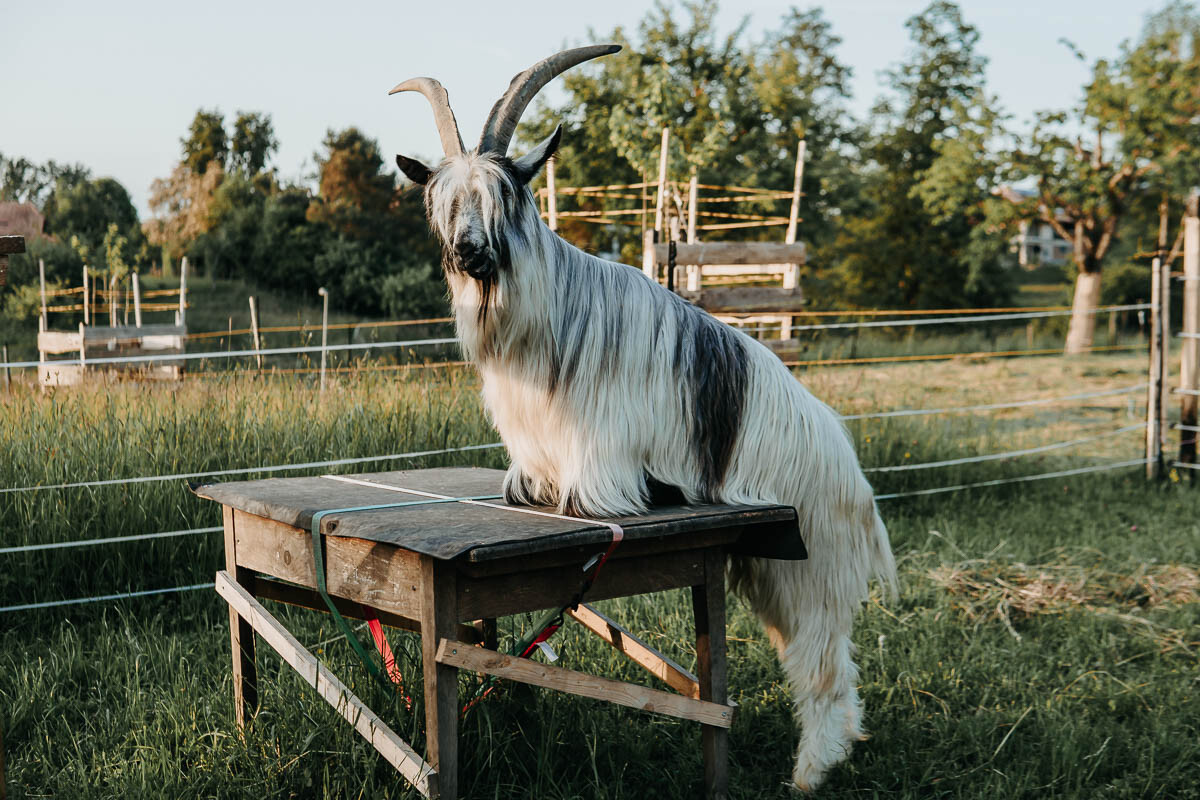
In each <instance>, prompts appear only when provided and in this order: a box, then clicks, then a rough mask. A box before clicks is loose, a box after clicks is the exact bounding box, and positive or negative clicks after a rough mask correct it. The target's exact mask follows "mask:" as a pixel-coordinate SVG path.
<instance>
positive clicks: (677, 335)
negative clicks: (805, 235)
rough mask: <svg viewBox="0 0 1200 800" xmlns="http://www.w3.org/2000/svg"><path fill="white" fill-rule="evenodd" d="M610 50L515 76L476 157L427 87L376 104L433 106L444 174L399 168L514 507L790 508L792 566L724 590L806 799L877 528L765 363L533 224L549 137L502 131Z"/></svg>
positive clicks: (742, 566)
mask: <svg viewBox="0 0 1200 800" xmlns="http://www.w3.org/2000/svg"><path fill="white" fill-rule="evenodd" d="M619 49H620V47H618V46H616V45H596V46H590V47H581V48H576V49H574V50H568V51H566V52H562V53H559V54H557V55H555V56H552V57H550V58H548V59H545V60H544V61H541V62H539V63H538V64H535V65H534V66H533V67H531V68H529V69H528V70H526V71H525V72H523V73H521V74H519V75H517V76H516V77H515V78H514V79H513V81H512V83H511V84H510V86H509V88H508V90H507V91H506V92H505V94H504V96H503V97H502V98H501V99H500V100H499V102H497V103H496V105H495V106H494V107H493V108H492V111H491V114H490V115H489V117H488V119H487V122H486V124H485V125H484V129H483V135H482V138H481V139H480V141H479V146H478V147H476V148H475V150H473V151H469V150H467V149H466V147H464V145H463V142H462V138H461V136H460V135H459V132H458V125H457V123H456V121H455V119H454V113H453V112H452V111H451V109H450V103H449V98H448V97H447V95H446V91H445V89H443V88H442V86H441V84H440V83H438V82H437V81H435V80H433V79H432V78H415V79H412V80H409V81H406V82H404V83H402V84H400V85H399V86H397V87H396V88H395V89H393V90H392V93H395V92H403V91H417V92H420V93H421V94H423V95H425V97H426V98H428V100H429V102H430V103H431V105H432V106H433V110H434V116H435V119H436V122H437V128H438V132H439V134H440V136H441V141H442V147H443V149H444V151H445V159H444V160H443V161H442V162H441V164H439V165H438V166H437V167H436V168H430V167H427V166H425V165H424V164H422V163H420V162H419V161H415V160H413V159H411V158H405V157H404V156H397V158H396V161H397V164H398V165H399V167H400V169H401V170H402V171H403V172H404V174H405V175H407V176H408V177H409V178H410V179H411V180H413V181H415V182H416V183H419V184H423V185H424V187H425V208H426V211H427V214H428V218H429V223H430V226H431V227H432V228H433V230H434V231H435V232H436V233H437V235H438V237H439V238H440V239H441V242H442V246H443V251H442V252H443V258H442V266H443V269H444V271H445V274H446V280H447V282H448V283H449V285H450V293H451V296H452V301H453V306H454V316H455V319H456V322H457V327H458V334H459V336H460V338H461V340H462V346H463V348H464V350H465V351H466V353H467V356H468V357H469V358H470V359H471V361H472V362H473V363H474V364H475V366H476V367H477V368H478V370H479V373H480V375H481V376H482V378H483V397H484V402H485V403H486V405H487V409H488V411H489V413H490V414H491V417H492V420H493V422H494V423H495V425H496V428H497V429H498V430H499V432H500V436H501V437H502V438H503V440H504V444H505V446H506V447H507V448H508V453H509V456H510V458H511V460H512V466H511V467H510V468H509V470H508V474H507V476H506V479H505V483H504V491H505V495H506V497H507V499H508V500H509V501H510V502H516V503H528V504H542V505H550V506H557V507H558V509H560V511H561V512H563V513H570V514H575V515H584V516H590V517H606V516H617V515H624V514H635V513H638V512H641V511H644V510H645V509H646V507H647V505H648V503H649V500H650V492H651V491H652V487H653V486H655V485H666V486H668V487H675V488H676V489H678V491H679V492H680V493H682V495H683V497H684V498H686V500H687V501H688V502H689V503H707V502H715V503H744V504H753V503H780V504H787V505H791V506H795V508H796V511H797V512H798V513H799V517H800V531H801V534H802V535H803V537H804V541H805V542H806V544H807V547H808V551H809V558H808V560H807V561H783V560H770V559H761V558H749V557H736V558H733V559H731V563H730V580H731V585H732V586H733V588H734V590H735V591H737V592H739V593H740V594H741V595H742V596H744V597H745V598H746V599H747V600H748V601H749V603H750V605H751V606H752V607H753V609H754V610H755V612H756V613H757V614H758V616H759V617H760V618H761V620H762V622H763V624H764V625H765V626H766V630H767V633H768V635H769V637H770V640H771V642H772V643H773V644H774V646H775V648H776V649H777V651H778V653H779V658H780V661H781V663H782V665H783V668H784V671H785V673H786V674H787V678H788V680H789V682H790V684H791V689H792V692H793V694H794V697H795V703H796V711H797V714H798V716H799V719H800V722H801V726H802V733H801V740H800V746H799V750H798V752H797V755H796V764H795V769H794V771H793V773H792V780H793V781H794V783H795V784H796V785H797V786H798V787H800V788H801V789H808V790H811V789H813V788H815V787H816V786H817V785H818V783H820V781H821V780H822V779H823V777H824V776H825V773H826V771H827V770H828V769H829V768H830V767H831V766H832V765H833V764H836V763H837V762H839V761H841V760H842V759H843V758H845V757H846V756H847V755H848V754H849V752H850V749H851V746H852V744H853V742H854V741H856V740H861V739H863V738H864V733H863V729H862V725H861V713H862V712H861V703H860V701H859V699H858V693H857V690H856V683H857V680H858V670H857V667H856V666H855V665H854V662H853V661H852V654H853V653H852V651H853V645H852V644H851V642H850V632H851V626H852V624H853V620H854V615H855V613H856V612H857V610H858V608H859V606H860V604H861V603H862V602H863V600H864V599H865V598H866V597H867V593H868V583H869V581H870V580H871V578H872V577H873V576H874V577H878V578H880V579H882V580H883V581H884V582H885V583H887V584H888V585H892V586H894V583H895V563H894V561H893V559H892V554H891V549H890V547H889V544H888V537H887V530H886V529H885V528H884V525H883V523H882V521H881V520H880V518H879V515H878V514H877V513H876V509H875V501H874V495H873V493H872V491H871V487H870V485H869V484H868V483H867V480H866V478H864V477H863V473H862V470H861V469H860V468H859V465H858V459H857V457H856V456H855V453H854V449H853V447H852V445H851V442H850V438H849V436H848V435H847V432H846V430H845V428H844V426H843V425H842V423H841V421H840V420H839V419H838V417H837V415H836V414H834V413H833V411H832V410H831V409H830V408H829V407H828V406H826V405H825V404H824V403H822V402H821V401H819V400H817V399H816V398H815V397H813V396H812V395H811V394H810V393H809V392H808V391H807V390H806V389H805V388H804V387H803V386H802V385H801V384H800V383H799V381H797V380H796V378H795V377H794V376H793V375H792V374H791V373H790V372H789V371H788V369H787V368H786V367H785V366H784V365H783V364H782V363H781V362H780V361H779V359H778V358H777V357H776V356H775V355H773V354H772V353H771V352H770V351H769V350H768V349H767V348H766V347H764V346H763V345H762V344H760V343H759V342H757V341H755V340H754V339H751V338H750V337H748V336H746V335H745V334H743V333H741V332H739V331H736V330H734V329H733V328H730V327H729V326H727V325H724V324H722V323H720V322H718V321H717V320H715V319H713V318H712V317H711V316H709V315H708V314H706V313H705V312H703V311H701V310H700V309H699V308H696V307H695V306H693V305H691V304H690V303H687V302H686V301H684V300H682V299H681V298H679V297H678V296H676V295H675V294H673V293H671V292H669V291H667V290H666V289H664V288H663V287H661V286H659V285H657V284H656V283H654V282H653V281H651V280H649V279H648V278H647V277H646V276H645V275H644V274H642V272H641V271H640V270H637V269H633V268H631V267H627V266H623V265H620V264H614V263H611V262H608V261H604V260H602V259H600V258H596V257H595V256H591V255H588V254H587V253H584V252H582V251H580V250H578V249H577V248H575V247H572V246H571V245H570V244H568V243H567V242H565V241H563V240H562V239H560V238H559V237H558V236H557V235H556V234H554V233H553V232H552V231H551V230H550V229H549V228H548V227H547V226H546V225H545V224H543V223H542V220H541V218H540V217H539V215H538V210H537V207H536V205H535V202H534V198H533V195H532V193H531V192H530V190H529V189H528V188H527V187H528V184H529V181H530V180H531V179H532V178H533V177H534V176H535V175H536V174H537V173H538V171H539V170H540V169H541V168H542V166H543V165H544V164H545V163H546V160H547V159H549V158H550V157H551V156H552V155H553V154H554V151H555V149H556V148H557V147H558V143H559V139H560V137H561V135H562V127H561V126H559V127H558V128H557V129H556V130H555V131H554V133H553V134H551V135H550V137H549V138H547V139H546V140H545V141H543V142H542V143H540V144H539V145H537V146H536V147H534V148H533V150H532V151H531V152H530V153H528V154H527V155H524V156H522V157H520V158H514V159H510V158H509V157H508V156H507V151H508V145H509V142H510V140H511V139H512V137H513V133H514V131H515V130H516V127H517V123H518V121H519V120H520V117H521V114H522V112H523V111H524V110H525V108H526V106H528V104H529V103H530V101H531V100H532V99H533V97H534V95H535V94H536V93H537V92H538V91H539V90H540V89H541V88H542V87H543V86H545V85H546V84H547V83H548V82H549V81H550V80H551V79H553V78H554V77H555V76H556V75H558V74H559V73H561V72H563V71H564V70H566V69H569V68H570V67H572V66H575V65H576V64H580V63H582V62H584V61H587V60H588V59H592V58H596V57H597V56H602V55H607V54H610V53H614V52H616V51H617V50H619Z"/></svg>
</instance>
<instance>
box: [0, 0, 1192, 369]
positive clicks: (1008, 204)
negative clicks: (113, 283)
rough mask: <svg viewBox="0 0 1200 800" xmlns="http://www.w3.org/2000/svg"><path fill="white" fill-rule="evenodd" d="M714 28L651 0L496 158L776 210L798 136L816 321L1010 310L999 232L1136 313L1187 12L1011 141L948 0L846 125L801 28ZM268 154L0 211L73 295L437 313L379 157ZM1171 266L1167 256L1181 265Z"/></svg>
mask: <svg viewBox="0 0 1200 800" xmlns="http://www.w3.org/2000/svg"><path fill="white" fill-rule="evenodd" d="M717 10H718V6H717V0H695V1H694V2H684V3H682V4H678V5H676V4H669V3H666V2H661V1H660V2H657V3H656V4H655V5H654V6H653V7H652V8H651V9H650V10H649V11H648V12H647V14H646V16H645V17H644V19H643V20H642V21H641V22H640V24H639V25H638V26H637V28H636V30H625V29H622V28H618V29H616V30H614V31H612V32H611V33H610V34H608V35H605V36H603V37H597V39H598V40H602V41H615V42H618V43H620V44H622V45H623V46H624V49H623V50H622V51H621V52H620V53H619V54H617V55H615V56H612V57H609V58H606V59H603V60H601V61H598V62H595V63H594V64H590V65H586V66H584V67H582V68H579V69H576V70H572V71H570V72H568V73H567V74H565V75H564V76H563V77H562V78H561V79H560V80H561V81H562V84H563V87H564V88H565V95H564V100H563V101H562V102H561V103H560V104H558V105H554V104H551V103H548V102H546V101H545V100H544V99H543V100H541V101H540V103H539V105H538V106H536V107H535V109H534V110H532V111H531V112H530V113H529V114H528V115H527V120H526V122H525V123H523V124H522V126H521V128H520V129H519V131H518V137H519V140H518V143H517V145H516V147H515V149H519V148H520V147H521V146H522V145H525V146H528V145H529V144H531V143H533V142H535V141H538V140H540V139H541V138H543V137H544V136H546V135H548V134H549V133H550V131H551V130H552V129H553V126H554V125H556V124H558V123H559V122H561V123H563V125H564V128H565V131H564V137H563V146H562V148H561V150H560V154H559V157H558V160H557V165H558V180H559V183H560V184H563V185H576V186H582V185H603V184H613V183H634V182H638V181H641V180H644V179H647V178H649V179H653V178H654V177H655V176H656V172H657V161H658V143H659V134H660V131H661V129H662V128H663V127H664V126H669V127H670V128H671V130H672V140H673V146H672V148H671V163H670V172H671V174H672V176H675V177H683V178H684V179H686V176H688V175H689V174H692V173H695V174H696V175H697V176H698V179H699V180H700V182H702V183H707V184H718V185H743V186H755V187H764V188H777V189H786V188H788V187H789V186H790V184H791V170H792V167H793V160H792V159H793V157H794V156H793V154H794V152H795V145H796V142H797V140H798V139H800V138H803V139H804V140H805V141H806V142H807V150H808V153H809V158H808V161H807V164H806V167H805V182H804V190H805V197H804V201H803V205H802V217H803V223H802V225H801V238H803V239H804V240H805V241H806V242H807V243H808V244H809V251H810V253H811V256H810V270H809V273H808V274H807V275H806V276H805V282H806V291H807V294H808V295H809V297H810V298H812V300H813V302H814V303H815V304H817V305H818V306H823V307H916V308H920V307H925V308H934V307H937V308H953V307H965V306H997V305H1008V304H1010V303H1012V302H1013V299H1014V292H1015V281H1016V278H1017V273H1016V271H1015V269H1014V266H1013V262H1014V260H1015V259H1014V255H1013V253H1012V247H1011V241H1012V237H1013V236H1014V234H1015V233H1016V231H1017V228H1018V225H1020V224H1021V222H1022V221H1024V222H1026V223H1028V222H1034V223H1042V224H1046V225H1049V226H1051V227H1052V228H1053V229H1054V230H1055V231H1056V233H1057V234H1058V235H1060V236H1061V237H1062V238H1064V239H1065V240H1066V241H1067V242H1069V243H1070V248H1071V254H1072V255H1071V261H1070V263H1069V265H1068V271H1067V273H1066V274H1065V275H1064V282H1065V283H1066V282H1072V283H1074V285H1075V290H1074V298H1075V303H1076V307H1077V308H1086V307H1089V306H1090V307H1094V306H1095V305H1096V304H1097V303H1099V302H1102V301H1106V302H1108V301H1113V302H1115V301H1129V300H1136V299H1140V298H1141V297H1144V294H1145V289H1144V287H1145V285H1148V266H1147V264H1146V262H1145V259H1143V258H1141V256H1143V255H1144V254H1146V253H1147V252H1149V251H1152V250H1155V249H1156V248H1158V247H1159V244H1158V240H1159V235H1158V231H1159V229H1160V228H1164V229H1169V228H1170V227H1171V225H1172V224H1173V222H1174V220H1175V218H1176V215H1177V214H1178V213H1179V212H1180V211H1181V210H1182V208H1183V201H1184V198H1185V196H1186V195H1187V194H1188V193H1189V192H1190V191H1192V190H1193V187H1196V186H1197V185H1200V126H1198V125H1196V123H1195V120H1196V119H1198V118H1200V46H1198V45H1200V15H1198V14H1197V13H1196V11H1195V9H1194V7H1193V6H1191V5H1190V4H1188V3H1184V2H1180V1H1179V0H1173V2H1170V3H1168V4H1167V5H1166V6H1164V7H1163V8H1162V9H1161V10H1160V11H1158V12H1156V13H1154V14H1151V15H1149V16H1148V17H1147V19H1146V23H1145V26H1144V28H1143V30H1142V31H1141V32H1140V34H1139V35H1138V36H1136V37H1134V38H1131V39H1130V40H1128V41H1127V42H1125V43H1124V44H1123V45H1122V47H1121V50H1120V52H1119V53H1118V54H1116V55H1113V56H1110V57H1107V58H1099V59H1096V60H1094V61H1091V62H1089V63H1090V77H1089V79H1088V81H1087V82H1086V83H1085V85H1084V86H1082V87H1081V90H1080V99H1079V102H1078V104H1077V105H1076V106H1075V107H1073V108H1071V109H1063V110H1051V111H1046V112H1042V113H1039V114H1037V116H1036V118H1035V119H1034V120H1033V122H1032V124H1031V125H1029V126H1027V127H1021V126H1020V125H1018V124H1016V123H1015V122H1014V121H1013V119H1012V118H1011V117H1010V116H1009V115H1008V114H1007V113H1006V112H1005V110H1004V109H1003V108H1002V107H1001V105H1000V103H999V101H998V99H997V98H996V97H995V96H994V95H992V94H991V93H989V91H988V88H987V85H986V81H985V67H986V59H985V58H984V57H983V56H982V55H981V54H980V53H979V49H978V47H979V37H980V34H979V31H978V29H977V28H976V27H975V26H974V25H972V24H971V23H970V22H969V21H968V20H967V19H966V18H965V17H964V16H963V13H962V11H961V9H960V8H959V7H958V6H957V5H956V4H954V3H952V2H949V1H948V0H934V2H932V3H931V4H930V5H929V6H928V7H927V8H926V9H924V10H923V11H922V12H920V13H918V14H916V15H914V16H913V17H911V18H910V19H909V20H908V21H907V23H906V26H905V27H906V31H907V35H908V39H909V48H908V50H907V52H906V55H905V56H904V58H903V59H902V60H901V61H900V62H899V63H897V64H895V65H894V66H893V67H892V68H891V69H890V70H889V71H888V72H887V73H886V75H885V86H886V89H885V92H884V93H883V95H882V96H881V97H880V98H878V100H877V102H876V103H875V104H874V106H873V107H872V109H871V111H870V113H869V115H868V116H867V118H866V119H856V118H855V117H854V116H853V115H852V114H851V113H850V111H849V110H848V101H849V100H850V96H851V95H850V83H849V82H850V77H851V70H850V68H849V67H847V66H846V65H845V64H843V63H841V62H840V61H839V60H838V54H837V48H838V45H839V43H840V41H841V40H840V38H839V37H838V36H837V35H836V33H835V32H834V30H833V28H832V26H831V24H830V23H829V22H828V20H826V19H825V17H824V15H823V13H822V11H821V10H820V9H819V8H814V9H810V10H799V9H791V10H790V11H788V12H787V13H786V14H785V15H784V16H783V17H782V19H781V20H780V21H779V22H778V24H776V25H773V26H770V27H769V30H768V32H767V33H765V34H763V35H762V36H761V37H760V38H758V39H753V38H751V37H749V36H748V35H747V34H746V32H745V27H746V26H745V24H743V25H742V26H739V27H738V28H737V29H735V30H734V31H732V32H730V33H722V32H720V31H719V30H718V29H717V27H716V22H715V20H716V17H717V13H716V12H717ZM1063 46H1065V47H1072V46H1071V45H1070V43H1069V42H1065V41H1064V43H1063ZM1076 55H1077V56H1078V57H1079V58H1080V59H1082V60H1085V61H1086V60H1087V56H1086V55H1085V54H1082V53H1078V52H1076ZM1045 79H1046V80H1048V81H1053V80H1056V79H1057V78H1056V76H1055V75H1052V74H1047V75H1046V76H1045ZM426 122H427V121H425V120H417V121H414V123H413V124H426ZM277 146H278V142H277V140H276V138H275V134H274V130H273V128H272V124H271V120H270V117H269V116H268V115H267V114H265V113H261V112H239V113H238V114H237V115H236V116H235V118H234V119H233V120H232V122H231V123H229V124H228V125H227V124H226V121H225V120H224V118H223V117H222V115H221V114H220V113H219V112H217V111H212V110H201V111H199V112H197V114H196V116H195V119H194V120H193V122H192V125H191V127H190V129H189V130H188V131H187V132H186V135H185V136H184V137H183V138H182V139H181V157H180V161H179V163H178V164H177V166H176V167H175V169H174V170H173V171H172V173H171V174H170V175H168V176H165V177H163V178H161V179H159V180H157V181H155V183H154V185H153V187H152V196H151V208H152V211H153V217H152V219H150V220H148V221H146V222H144V223H141V224H139V221H138V219H137V215H136V212H135V211H134V209H133V206H132V203H130V202H129V198H128V194H127V193H126V192H125V190H124V189H123V188H122V187H120V185H119V184H117V183H116V182H115V181H113V180H112V179H111V178H99V179H97V178H93V177H92V176H91V174H90V173H89V172H88V170H87V169H86V168H83V167H62V166H59V165H56V164H48V165H45V166H44V167H37V166H36V165H31V164H29V163H28V162H25V161H24V160H23V159H15V160H13V159H6V160H3V162H2V163H0V169H2V174H3V187H2V188H0V198H2V199H22V198H24V199H29V200H30V201H31V202H34V203H35V204H37V205H39V207H40V208H42V209H43V211H44V213H45V214H46V228H47V232H48V233H50V234H52V235H53V236H54V238H53V239H52V240H48V241H46V242H42V243H33V244H32V245H31V254H30V255H31V256H32V258H36V257H39V256H41V257H45V258H46V262H47V266H48V268H50V269H51V271H52V274H54V275H58V274H62V275H71V276H74V275H78V274H79V273H78V270H79V268H80V266H81V263H80V262H81V258H83V257H85V256H86V257H90V258H91V259H98V258H106V257H109V250H111V248H112V247H113V244H114V242H115V241H117V239H118V238H119V239H121V240H123V241H121V243H120V244H121V252H119V253H117V255H118V256H119V257H120V258H122V259H124V261H126V262H128V263H130V264H133V265H136V266H138V267H145V266H148V265H150V264H152V263H153V264H162V265H168V264H170V263H172V262H173V261H175V260H176V259H178V258H179V257H180V256H183V255H187V256H188V257H189V259H190V260H191V262H192V263H194V264H196V265H197V267H198V268H200V269H201V270H203V271H204V272H206V273H207V274H211V275H213V276H217V277H238V278H244V279H246V280H248V281H251V282H253V283H255V284H258V285H262V286H266V287H275V288H279V289H283V290H288V291H303V292H311V291H315V289H316V287H318V286H322V285H324V286H328V287H329V288H330V289H331V290H332V291H334V292H335V293H336V295H337V297H338V298H339V302H340V303H341V304H342V305H343V306H344V307H346V308H348V309H350V310H354V311H357V312H360V313H382V314H389V315H396V316H410V317H411V316H422V315H424V314H427V313H435V312H436V311H438V310H440V309H441V308H442V304H443V303H444V290H443V288H442V284H441V281H440V277H439V275H438V272H437V268H436V262H437V258H438V254H437V248H436V246H435V244H434V243H433V242H432V241H431V239H430V237H429V233H428V230H427V228H426V225H425V222H424V219H423V211H422V207H421V202H420V196H419V194H418V193H417V192H416V191H414V190H413V188H412V187H409V186H406V185H404V184H403V183H402V182H401V181H400V180H399V179H398V178H397V176H396V174H395V173H394V172H393V171H392V170H391V168H390V166H389V165H388V163H387V162H386V161H385V159H384V158H383V156H382V154H381V151H380V148H379V145H378V143H377V142H375V141H374V140H372V139H370V138H369V137H367V136H366V135H364V134H363V133H362V132H361V131H359V130H358V129H356V128H352V127H351V128H346V129H344V130H340V131H335V130H330V131H329V132H328V133H327V135H326V137H325V139H324V140H323V141H322V142H321V146H320V150H319V151H318V152H317V154H316V157H315V160H316V164H317V175H316V176H315V179H316V180H315V185H306V184H303V183H301V184H295V183H288V182H285V181H282V180H280V178H279V177H278V175H277V173H276V171H275V170H274V169H272V168H271V162H272V158H273V156H274V154H275V152H276V149H277ZM114 225H115V226H116V229H115V232H114V231H113V229H112V226H114ZM560 232H561V233H562V234H563V235H564V236H565V238H567V239H568V240H570V241H572V242H574V243H576V244H578V245H580V246H582V247H584V248H585V249H589V250H591V251H593V252H598V251H604V250H608V249H609V248H610V246H611V244H612V242H613V241H614V239H615V240H616V242H617V245H618V247H619V248H620V250H621V252H622V255H623V260H625V261H626V263H634V264H636V263H638V260H639V253H638V249H639V248H640V236H639V232H638V231H637V230H636V229H631V228H626V227H601V226H596V225H586V224H584V223H583V222H580V221H578V220H577V219H576V220H573V219H570V218H566V219H563V220H562V221H561V222H560ZM777 233H778V232H775V235H777ZM721 235H722V234H721V233H716V234H714V236H713V238H718V237H720V236H721ZM724 235H725V236H727V237H729V238H733V237H741V238H749V237H753V236H759V237H764V238H765V237H770V236H771V235H772V233H771V232H770V231H766V232H749V233H748V232H746V231H737V232H730V233H727V234H724ZM105 236H108V237H109V239H108V245H107V247H108V249H107V250H106V245H105ZM72 241H74V242H75V244H74V245H72V244H71V242H72ZM1170 244H1171V243H1170V242H1168V243H1167V246H1165V247H1162V249H1163V250H1164V252H1165V254H1168V255H1169V254H1170V253H1172V252H1173V251H1174V250H1177V249H1178V248H1171V247H1170ZM81 250H82V251H83V253H84V254H85V255H84V256H81V254H80V253H81ZM32 258H28V259H26V264H25V266H24V267H22V266H21V265H19V264H16V263H14V267H13V278H14V281H19V280H25V279H28V278H29V264H31V263H33V261H32ZM16 261H17V259H14V262H16ZM1105 274H1109V276H1110V277H1109V279H1107V280H1103V281H1102V280H1101V276H1102V275H1105ZM34 275H36V272H35V273H34ZM1089 319H1094V318H1093V317H1088V315H1081V316H1080V317H1079V319H1078V320H1073V323H1072V325H1073V329H1072V333H1071V337H1072V339H1073V340H1074V341H1076V342H1077V343H1090V337H1091V329H1090V327H1089V326H1088V320H1089ZM1077 325H1082V326H1083V327H1082V328H1081V329H1079V330H1076V326H1077ZM1084 346H1086V344H1084Z"/></svg>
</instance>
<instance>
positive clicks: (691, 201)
mask: <svg viewBox="0 0 1200 800" xmlns="http://www.w3.org/2000/svg"><path fill="white" fill-rule="evenodd" d="M698 189H699V187H697V186H696V170H695V169H694V168H693V169H692V179H691V180H690V181H688V224H687V241H688V244H695V242H696V206H697V203H696V199H697V194H698ZM689 288H690V287H689ZM696 288H700V287H696Z"/></svg>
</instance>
